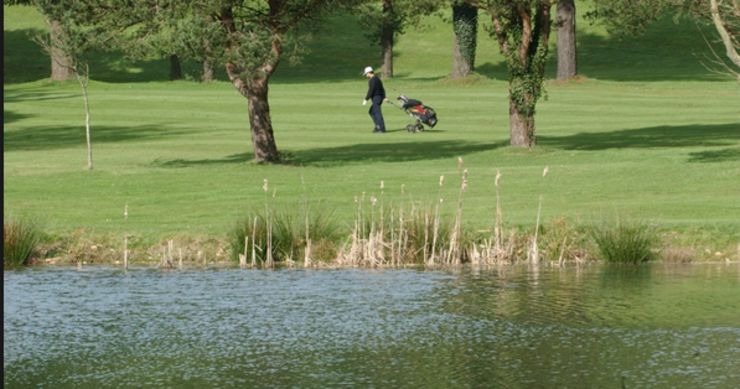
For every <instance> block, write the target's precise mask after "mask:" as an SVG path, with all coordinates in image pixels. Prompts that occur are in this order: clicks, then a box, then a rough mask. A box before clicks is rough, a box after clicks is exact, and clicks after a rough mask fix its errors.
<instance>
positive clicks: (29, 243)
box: [3, 215, 41, 266]
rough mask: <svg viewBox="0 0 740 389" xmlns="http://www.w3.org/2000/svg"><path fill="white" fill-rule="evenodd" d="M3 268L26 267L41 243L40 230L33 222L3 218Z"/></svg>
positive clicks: (30, 220)
mask: <svg viewBox="0 0 740 389" xmlns="http://www.w3.org/2000/svg"><path fill="white" fill-rule="evenodd" d="M3 236H4V241H3V266H21V265H28V264H29V262H30V261H31V257H32V255H33V253H34V252H35V251H36V247H37V245H38V244H39V242H40V241H41V230H40V229H39V228H38V224H37V223H36V222H35V220H32V219H24V218H13V217H8V216H7V215H5V217H4V218H3Z"/></svg>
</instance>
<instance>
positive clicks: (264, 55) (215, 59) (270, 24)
mask: <svg viewBox="0 0 740 389" xmlns="http://www.w3.org/2000/svg"><path fill="white" fill-rule="evenodd" d="M350 1H353V0H138V1H134V2H131V1H126V0H107V1H103V0H100V3H99V4H98V5H96V7H95V12H96V13H97V17H98V19H97V20H98V21H99V22H98V23H101V24H105V25H107V26H108V29H118V30H122V29H125V31H126V34H120V35H121V38H122V39H129V40H133V41H134V42H135V43H130V42H129V43H124V44H121V45H120V46H121V47H122V48H124V49H128V50H130V51H129V52H130V54H131V55H138V56H143V55H147V54H149V55H151V52H150V53H146V51H155V52H156V53H157V55H160V53H177V55H178V56H179V57H180V58H182V59H185V58H192V59H198V60H202V61H207V62H209V63H218V64H223V66H224V68H225V70H226V74H227V76H228V78H229V80H230V81H231V83H232V85H233V86H234V88H235V89H236V91H237V92H239V94H240V95H241V96H242V97H244V98H245V99H246V100H247V107H248V108H247V109H248V115H249V127H250V132H251V138H252V146H253V149H254V161H255V162H258V163H263V162H276V161H279V160H280V159H281V158H280V157H281V155H280V153H279V151H278V148H277V143H276V141H275V136H274V132H273V126H272V119H271V116H270V104H269V100H268V86H269V81H270V77H271V76H272V75H273V74H274V72H275V70H276V69H277V67H278V65H279V64H280V63H281V61H282V60H284V59H286V58H288V59H290V57H291V56H292V55H294V54H296V53H297V51H290V50H286V49H285V48H286V47H287V48H291V47H292V48H299V47H300V45H301V39H300V38H301V34H302V33H304V32H306V31H308V30H309V29H310V28H312V27H314V26H315V24H316V22H317V21H318V20H319V18H320V17H321V16H323V15H325V14H326V13H328V12H330V11H331V10H332V9H333V8H336V7H337V6H338V5H340V4H342V3H347V2H350ZM206 37H207V38H208V39H205V38H206Z"/></svg>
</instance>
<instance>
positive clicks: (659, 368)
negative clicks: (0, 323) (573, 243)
mask: <svg viewBox="0 0 740 389" xmlns="http://www.w3.org/2000/svg"><path fill="white" fill-rule="evenodd" d="M3 288H4V384H5V386H6V387H14V388H22V387H34V388H63V387H75V388H86V387H90V388H100V387H163V388H190V387H192V388H204V387H208V388H233V387H249V388H288V387H290V388H294V387H295V388H331V387H352V388H355V387H363V388H364V387H372V388H478V387H481V388H490V387H503V388H539V387H543V388H606V387H617V388H618V387H620V386H621V385H622V380H624V385H625V386H626V387H628V388H637V387H640V388H690V387H702V388H730V387H740V366H739V365H738V362H737V361H739V360H740V306H739V305H740V303H739V301H740V299H738V298H737V297H738V296H740V266H739V265H737V264H734V265H716V264H702V265H681V266H678V265H667V266H666V265H654V266H649V267H643V268H640V269H635V268H615V267H603V266H581V267H575V268H567V269H557V268H556V269H552V268H545V267H539V268H531V267H527V266H502V267H496V268H487V269H470V268H464V269H458V270H450V271H431V270H408V269H405V270H356V269H355V270H353V269H346V270H321V271H317V270H274V271H263V270H244V269H232V268H227V269H225V268H214V269H208V270H203V269H198V268H192V269H185V270H183V271H160V270H153V269H146V268H134V269H130V270H129V271H128V272H124V271H122V270H120V269H116V268H107V267H95V268H84V269H83V270H82V271H77V270H76V269H75V268H31V269H24V270H19V271H6V272H5V273H4V286H3Z"/></svg>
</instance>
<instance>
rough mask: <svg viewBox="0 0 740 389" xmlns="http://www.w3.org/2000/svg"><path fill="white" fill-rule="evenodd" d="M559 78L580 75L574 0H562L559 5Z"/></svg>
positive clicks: (564, 78) (565, 78)
mask: <svg viewBox="0 0 740 389" xmlns="http://www.w3.org/2000/svg"><path fill="white" fill-rule="evenodd" d="M556 25H557V29H558V75H557V78H558V80H567V79H569V78H572V77H575V76H576V75H578V57H577V49H576V5H575V1H574V0H561V1H560V2H558V5H557V21H556Z"/></svg>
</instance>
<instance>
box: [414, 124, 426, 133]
mask: <svg viewBox="0 0 740 389" xmlns="http://www.w3.org/2000/svg"><path fill="white" fill-rule="evenodd" d="M416 131H419V132H422V131H424V126H423V125H422V124H417V125H416Z"/></svg>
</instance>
